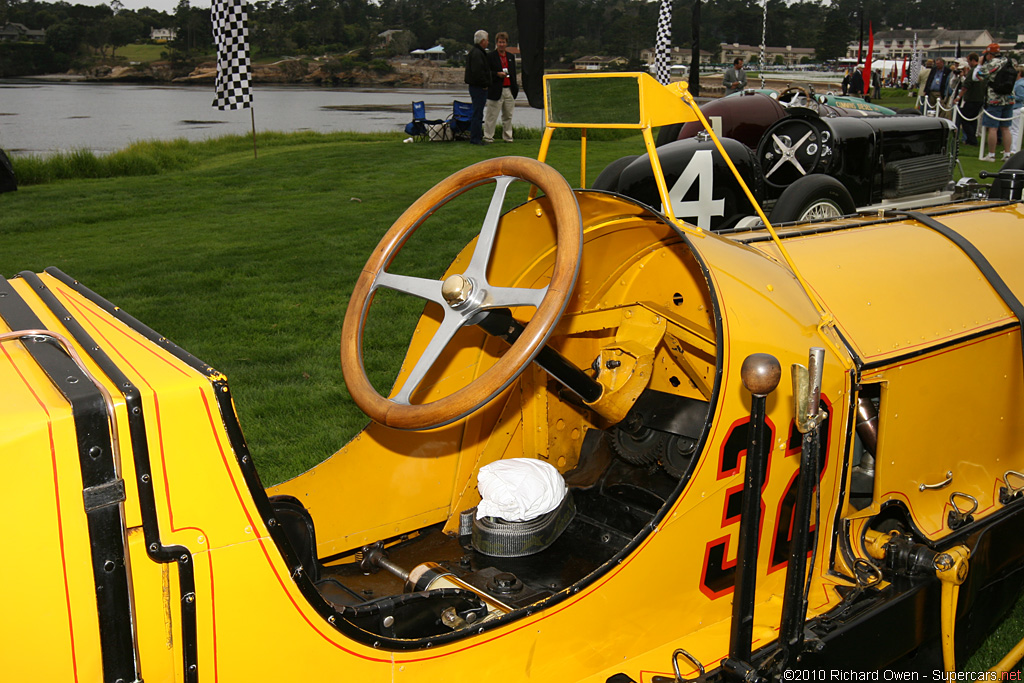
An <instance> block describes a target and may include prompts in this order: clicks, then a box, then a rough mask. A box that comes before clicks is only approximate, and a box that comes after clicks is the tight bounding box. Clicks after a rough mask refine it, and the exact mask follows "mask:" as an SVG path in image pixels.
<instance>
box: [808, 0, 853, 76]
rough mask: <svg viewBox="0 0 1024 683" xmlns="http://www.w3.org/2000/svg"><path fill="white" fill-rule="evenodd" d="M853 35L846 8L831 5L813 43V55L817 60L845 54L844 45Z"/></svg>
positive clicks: (834, 57) (836, 57)
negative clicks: (816, 39)
mask: <svg viewBox="0 0 1024 683" xmlns="http://www.w3.org/2000/svg"><path fill="white" fill-rule="evenodd" d="M853 35H854V28H853V26H852V25H851V24H850V21H849V17H848V16H847V13H846V10H844V9H843V8H841V7H838V6H836V7H833V8H832V9H831V10H829V11H828V13H827V14H826V15H825V22H824V24H823V25H822V28H821V32H820V33H819V34H818V42H817V43H816V44H815V45H814V56H815V57H817V59H818V61H822V62H824V61H828V60H830V59H839V58H840V57H845V56H846V46H847V45H849V43H850V40H851V38H852V37H853Z"/></svg>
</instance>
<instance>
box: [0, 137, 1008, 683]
mask: <svg viewBox="0 0 1024 683" xmlns="http://www.w3.org/2000/svg"><path fill="white" fill-rule="evenodd" d="M538 147H539V141H538V140H535V139H534V140H528V139H525V140H519V141H517V142H516V143H515V144H513V145H505V144H494V145H491V146H489V147H484V148H480V147H474V146H471V145H466V144H402V142H401V136H398V135H378V136H355V135H351V134H338V135H333V136H321V135H315V134H304V135H295V136H283V135H264V136H261V143H260V152H259V158H258V159H253V154H252V146H251V141H250V140H249V139H247V138H244V137H242V138H234V139H229V140H223V141H216V142H211V143H197V144H194V145H193V144H188V143H170V144H167V145H166V146H165V147H163V148H161V147H160V146H156V147H152V146H151V147H146V146H141V147H139V148H137V149H136V151H135V152H134V155H135V156H136V157H146V160H144V162H138V164H139V165H140V168H141V170H142V171H145V172H149V171H152V170H153V169H165V170H163V171H162V172H160V173H157V174H155V175H143V176H136V177H118V178H105V179H102V178H101V179H84V180H82V179H80V180H66V181H53V182H45V183H42V184H38V185H30V186H26V187H23V188H22V189H21V190H19V191H18V192H15V193H11V194H5V195H0V238H2V239H3V245H4V248H3V249H2V250H0V274H2V275H4V276H7V277H10V276H12V275H14V274H16V273H18V272H19V271H21V270H31V271H37V272H38V271H40V270H42V269H43V268H45V267H46V266H51V265H52V266H57V267H59V268H61V269H62V270H64V271H65V272H67V273H68V274H70V275H72V276H74V277H76V278H78V279H79V280H80V281H82V282H83V283H84V284H85V285H87V286H88V287H90V288H92V289H94V290H95V291H97V292H98V293H100V294H101V295H102V296H104V297H106V298H108V299H109V300H111V301H113V302H114V303H116V304H118V305H120V306H121V307H122V308H124V309H125V310H126V311H127V312H129V313H130V314H132V315H134V316H135V317H137V318H139V319H140V320H142V321H143V322H145V323H146V324H148V325H149V326H151V327H153V328H154V329H156V330H157V331H159V332H161V333H162V334H164V335H166V336H168V337H169V338H170V339H172V340H174V341H175V342H177V343H178V344H180V345H181V346H183V347H184V348H186V349H188V350H189V351H191V352H192V353H194V354H195V355H196V356H198V357H199V358H201V359H203V360H204V361H206V362H208V363H210V364H211V365H213V366H214V367H216V368H217V369H218V370H221V371H223V372H224V373H225V374H226V375H227V376H228V377H229V378H230V379H231V386H232V390H233V394H234V398H235V402H236V406H237V410H238V413H239V416H240V419H241V423H242V426H243V428H244V429H245V432H246V437H247V441H248V443H249V446H250V448H251V450H252V452H253V454H254V457H255V459H256V462H257V464H258V467H259V469H260V472H261V475H262V476H263V479H264V482H265V483H267V484H270V483H275V482H278V481H281V480H283V479H285V478H288V477H290V476H293V475H295V474H297V473H299V472H301V471H303V470H305V469H307V468H309V467H311V466H313V465H315V464H316V463H318V462H320V461H321V460H323V459H324V458H326V457H327V456H328V455H330V454H331V453H333V452H334V451H335V450H336V449H338V448H339V447H340V446H341V445H342V444H344V443H345V442H346V441H347V440H348V439H350V438H351V437H352V436H353V435H354V434H355V433H356V432H357V431H358V430H359V429H361V428H362V426H363V425H364V423H365V418H364V417H363V416H362V414H361V413H360V412H359V411H358V410H357V409H356V408H355V406H354V405H353V404H352V402H351V400H350V398H349V396H348V393H347V391H346V390H345V386H344V382H343V380H342V377H341V369H340V363H339V359H338V346H339V335H340V330H341V323H342V318H343V315H344V310H345V304H346V301H347V299H348V296H349V294H350V292H351V289H352V286H353V283H354V280H355V276H356V274H357V273H358V271H359V269H360V268H361V267H362V265H363V263H364V262H365V260H366V258H367V255H368V254H369V253H370V251H371V249H372V248H373V247H374V245H375V244H376V242H377V241H378V240H379V238H380V236H381V235H382V234H383V233H384V231H385V230H387V228H388V227H389V226H390V224H391V222H392V221H393V220H394V219H395V218H397V217H398V216H399V215H400V214H401V213H402V211H404V209H405V208H406V207H407V206H408V205H409V204H410V203H411V202H412V201H413V200H414V199H416V198H417V197H418V196H419V195H420V194H421V193H423V192H424V191H425V190H426V189H428V188H429V187H430V186H431V185H433V184H434V183H436V182H437V181H439V180H441V179H442V178H443V177H445V176H447V175H448V174H449V173H451V172H453V171H455V170H458V169H460V168H463V167H464V166H466V165H468V164H470V163H473V162H475V161H478V160H481V159H484V158H488V157H495V156H499V155H503V154H518V155H522V156H528V157H534V158H535V157H536V155H537V151H538ZM147 150H148V151H147ZM640 151H641V149H640V144H639V138H638V137H637V136H636V135H633V136H632V137H628V138H624V139H619V140H592V141H590V142H589V143H588V154H589V158H590V164H589V170H588V174H589V177H590V179H591V180H593V178H594V177H596V175H597V173H598V172H599V171H600V169H601V168H603V167H604V166H605V165H606V164H607V163H609V162H610V161H612V160H614V159H617V158H619V157H620V156H623V155H625V154H635V153H638V152H640ZM147 155H148V156H147ZM965 155H966V156H967V157H968V158H967V159H966V160H965V162H964V166H965V168H966V169H967V171H968V173H976V170H977V169H978V168H982V167H984V165H982V164H981V163H980V162H978V161H977V159H976V158H973V157H976V156H977V150H976V149H974V151H973V157H971V156H970V155H971V151H970V150H965ZM549 161H550V162H551V163H552V165H554V166H555V167H556V168H557V169H558V170H560V171H561V172H562V173H563V174H564V175H566V177H567V178H568V179H569V182H570V183H571V184H573V185H576V184H578V180H579V165H578V143H574V142H556V143H555V144H554V145H553V147H552V152H551V155H550V157H549ZM15 163H16V168H17V166H18V164H19V161H18V160H15ZM82 163H83V164H85V165H86V166H88V163H87V161H82ZM126 163H127V162H126ZM24 164H25V166H24V167H25V168H26V169H27V168H28V167H29V165H30V162H28V161H26V162H24ZM988 166H992V165H991V164H989V165H988ZM168 169H169V170H168ZM513 195H514V199H515V200H516V201H521V200H523V199H525V186H524V187H522V188H520V189H519V190H518V191H516V192H514V193H513ZM488 199H489V194H488V193H484V192H475V193H471V194H470V195H469V196H466V197H464V198H461V199H460V200H459V201H460V204H459V205H458V208H457V209H453V210H452V211H449V212H447V213H446V214H445V215H444V216H442V217H441V219H442V220H440V221H439V226H438V229H437V230H436V232H433V233H431V234H430V235H425V236H423V238H422V239H419V241H418V242H417V243H416V244H413V245H410V248H412V247H415V248H416V249H418V250H419V251H418V252H417V254H418V258H416V259H412V260H411V261H409V262H407V266H408V267H409V268H410V269H413V270H417V272H423V273H432V274H433V275H437V274H439V273H440V271H441V270H443V268H444V267H445V266H446V265H447V264H448V263H449V262H450V259H451V257H452V254H453V253H454V250H455V249H458V248H459V247H461V246H462V245H463V244H465V243H466V242H467V241H468V240H469V239H470V238H471V236H472V235H474V234H475V230H476V228H477V226H478V225H479V221H480V220H481V218H482V216H483V214H484V210H485V207H486V204H487V200H488ZM399 299H401V298H398V299H396V306H397V307H398V312H399V313H401V314H402V315H401V316H398V315H396V316H394V319H392V316H388V318H387V319H375V320H374V321H373V323H374V326H373V327H372V329H371V330H370V331H369V332H368V335H369V337H368V342H367V346H368V347H373V348H375V349H377V350H378V353H377V354H375V355H373V356H372V357H370V358H368V362H369V363H371V364H372V365H373V369H372V372H373V373H374V378H375V379H376V381H378V382H380V381H385V380H382V379H381V378H382V377H385V376H386V372H385V370H386V367H387V366H392V367H393V364H394V362H395V358H396V357H398V354H400V353H401V352H402V350H403V347H404V343H403V341H402V339H403V335H407V334H408V330H409V326H410V325H411V321H412V320H413V319H414V318H415V316H416V314H417V312H418V306H417V304H416V303H415V301H413V300H412V299H411V298H408V297H406V298H404V300H399ZM1022 612H1024V606H1022V604H1018V605H1017V607H1016V609H1015V612H1014V617H1013V619H1012V620H1010V621H1009V622H1007V624H1006V625H1004V628H1005V634H1004V635H1003V636H1002V637H1001V639H1000V640H996V639H993V640H990V641H989V643H988V644H987V647H988V648H989V649H988V650H986V651H985V652H984V654H982V655H981V656H980V658H979V659H975V660H971V662H969V663H968V667H969V668H971V669H978V668H980V667H981V666H983V665H990V664H991V663H994V661H995V660H996V659H998V656H999V655H1001V654H1002V653H1003V652H1005V651H1006V650H1007V649H1008V648H1009V645H1010V644H1012V643H1013V642H1015V641H1016V640H1017V639H1018V638H1019V637H1020V635H1021V629H1022V627H1021V624H1022V616H1021V615H1022Z"/></svg>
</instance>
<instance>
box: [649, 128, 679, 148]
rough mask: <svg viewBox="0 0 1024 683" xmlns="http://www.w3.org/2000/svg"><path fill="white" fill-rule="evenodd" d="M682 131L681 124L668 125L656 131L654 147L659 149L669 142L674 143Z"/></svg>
mask: <svg viewBox="0 0 1024 683" xmlns="http://www.w3.org/2000/svg"><path fill="white" fill-rule="evenodd" d="M682 129H683V124H681V123H670V124H669V125H667V126H662V127H661V128H659V129H658V139H657V140H655V141H654V146H655V147H661V146H662V145H667V144H668V143H670V142H675V141H676V140H678V139H679V131H681V130H682Z"/></svg>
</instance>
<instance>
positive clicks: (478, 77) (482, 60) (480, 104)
mask: <svg viewBox="0 0 1024 683" xmlns="http://www.w3.org/2000/svg"><path fill="white" fill-rule="evenodd" d="M489 42H490V41H488V40H487V31H483V30H481V31H477V32H476V33H475V34H474V35H473V47H472V48H470V50H469V55H468V56H467V57H466V85H468V86H469V98H470V100H471V101H472V102H473V118H472V119H470V122H469V141H470V142H471V143H473V144H474V145H482V144H484V108H485V107H486V106H487V90H488V89H489V88H490V87H491V67H490V66H489V60H488V58H487V45H488V44H489Z"/></svg>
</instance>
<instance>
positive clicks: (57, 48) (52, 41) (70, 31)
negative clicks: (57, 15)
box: [46, 19, 82, 57]
mask: <svg viewBox="0 0 1024 683" xmlns="http://www.w3.org/2000/svg"><path fill="white" fill-rule="evenodd" d="M46 44H47V45H48V46H49V47H50V49H51V50H53V51H54V52H55V53H57V54H59V55H66V56H68V57H73V56H75V55H77V54H78V51H79V49H80V47H81V44H82V29H81V26H80V25H79V24H77V23H75V22H73V21H71V20H69V19H65V20H64V21H60V22H57V23H56V24H51V25H50V26H48V27H47V28H46Z"/></svg>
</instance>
